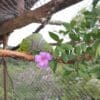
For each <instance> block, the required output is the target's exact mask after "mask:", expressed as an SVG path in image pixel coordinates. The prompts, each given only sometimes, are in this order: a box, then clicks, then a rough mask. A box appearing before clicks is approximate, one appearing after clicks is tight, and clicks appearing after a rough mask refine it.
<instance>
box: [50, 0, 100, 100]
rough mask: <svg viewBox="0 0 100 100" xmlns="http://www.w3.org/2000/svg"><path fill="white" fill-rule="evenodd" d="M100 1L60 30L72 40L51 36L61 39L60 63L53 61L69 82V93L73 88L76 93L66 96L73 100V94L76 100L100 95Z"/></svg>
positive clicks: (58, 71) (56, 68)
mask: <svg viewBox="0 0 100 100" xmlns="http://www.w3.org/2000/svg"><path fill="white" fill-rule="evenodd" d="M98 1H99V0H94V2H93V8H92V10H91V11H84V12H83V13H81V14H80V15H79V16H76V17H75V18H74V19H73V20H72V21H71V22H70V23H63V26H64V28H65V30H60V31H59V34H62V35H63V36H64V37H66V36H67V37H69V38H70V41H69V42H59V39H60V37H59V36H58V35H55V33H53V32H50V33H51V34H50V37H51V38H52V39H54V40H56V41H57V45H56V47H55V49H54V51H53V55H54V58H55V59H58V58H60V60H59V59H58V60H57V62H58V64H56V65H55V64H54V63H53V67H52V70H53V71H54V72H56V75H58V76H59V74H60V75H61V80H62V82H63V83H64V82H65V83H66V84H67V83H69V84H68V86H67V85H66V86H64V89H65V91H66V93H67V94H68V91H69V88H70V91H71V92H72V94H73V95H71V93H70V94H68V95H67V96H64V98H63V97H62V98H63V100H69V98H70V97H71V99H72V100H83V99H84V98H90V99H91V98H93V99H95V100H99V99H100V96H99V94H100V5H99V6H96V5H97V3H98ZM66 40H67V39H66ZM62 41H63V39H62ZM70 82H72V84H70ZM76 90H78V92H77V91H76ZM79 93H80V94H79ZM65 95H66V94H65ZM80 95H81V97H80ZM84 95H85V96H84ZM65 98H66V99H65ZM82 98H83V99H82ZM84 100H85V99H84Z"/></svg>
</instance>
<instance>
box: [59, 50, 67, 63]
mask: <svg viewBox="0 0 100 100" xmlns="http://www.w3.org/2000/svg"><path fill="white" fill-rule="evenodd" d="M61 57H62V59H63V61H64V62H67V61H68V57H67V54H66V53H65V52H62V54H61Z"/></svg>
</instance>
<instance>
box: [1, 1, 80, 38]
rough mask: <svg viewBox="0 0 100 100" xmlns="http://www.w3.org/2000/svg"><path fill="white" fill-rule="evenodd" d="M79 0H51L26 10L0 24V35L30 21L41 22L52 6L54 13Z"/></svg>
mask: <svg viewBox="0 0 100 100" xmlns="http://www.w3.org/2000/svg"><path fill="white" fill-rule="evenodd" d="M80 1H82V0H52V1H50V2H48V3H47V4H45V5H43V6H41V7H39V8H37V9H35V10H34V11H28V12H26V13H24V14H23V15H21V16H18V17H16V18H15V19H11V20H8V21H6V22H4V23H2V24H0V34H1V35H0V37H1V36H2V35H4V34H7V33H11V32H12V31H13V30H14V29H17V28H21V27H23V26H25V25H28V24H30V23H32V22H36V23H37V22H41V21H42V18H46V16H47V15H48V12H49V11H50V10H51V9H52V8H53V7H54V8H55V10H54V12H53V13H56V12H58V11H60V10H62V9H64V8H66V7H68V6H71V5H73V4H75V3H78V2H80Z"/></svg>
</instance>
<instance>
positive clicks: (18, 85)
mask: <svg viewBox="0 0 100 100" xmlns="http://www.w3.org/2000/svg"><path fill="white" fill-rule="evenodd" d="M6 61H7V65H8V73H9V77H10V78H8V97H9V100H92V99H91V95H90V94H88V92H87V90H86V88H85V87H84V85H85V84H86V80H82V79H80V81H79V80H78V81H76V80H77V79H76V80H74V79H73V77H74V76H73V75H71V76H70V77H69V78H67V79H63V78H61V76H60V74H59V75H55V74H54V73H53V72H52V71H51V70H50V69H47V70H40V69H38V68H36V65H35V64H34V63H32V62H25V61H19V60H13V59H10V58H9V59H7V60H6ZM0 76H1V78H0V100H3V79H2V66H0ZM81 83H82V84H81ZM97 100H99V99H97Z"/></svg>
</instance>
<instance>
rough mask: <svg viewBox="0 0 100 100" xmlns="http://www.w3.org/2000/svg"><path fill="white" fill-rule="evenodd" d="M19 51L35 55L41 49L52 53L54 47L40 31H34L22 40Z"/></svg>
mask: <svg viewBox="0 0 100 100" xmlns="http://www.w3.org/2000/svg"><path fill="white" fill-rule="evenodd" d="M18 51H20V52H24V53H27V54H32V55H35V54H37V53H38V52H40V51H46V52H50V53H51V52H52V51H53V48H52V46H51V45H50V44H49V43H47V42H46V41H45V40H44V38H43V36H42V35H41V34H40V33H34V34H31V35H30V36H28V37H26V38H24V39H23V40H22V42H21V44H20V47H19V49H18Z"/></svg>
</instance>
